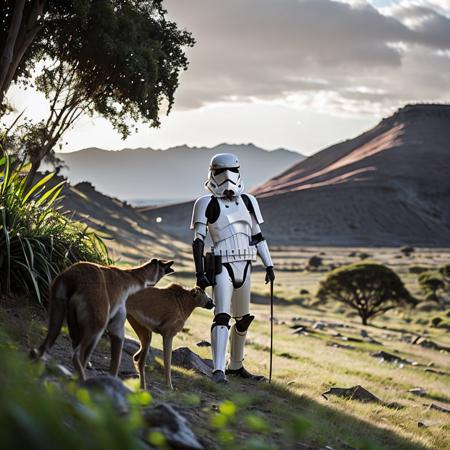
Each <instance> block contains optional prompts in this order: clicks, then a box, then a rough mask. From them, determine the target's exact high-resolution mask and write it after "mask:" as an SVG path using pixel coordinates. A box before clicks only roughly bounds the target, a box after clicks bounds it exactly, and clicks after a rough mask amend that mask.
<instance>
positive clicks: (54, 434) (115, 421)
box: [0, 343, 149, 450]
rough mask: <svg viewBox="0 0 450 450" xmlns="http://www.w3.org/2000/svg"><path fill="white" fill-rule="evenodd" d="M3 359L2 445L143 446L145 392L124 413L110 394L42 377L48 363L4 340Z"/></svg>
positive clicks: (34, 448) (40, 449)
mask: <svg viewBox="0 0 450 450" xmlns="http://www.w3.org/2000/svg"><path fill="white" fill-rule="evenodd" d="M0 358H1V360H2V364H1V367H0V379H1V380H2V382H1V383H0V395H1V398H2V401H1V403H0V424H1V430H0V447H1V448H4V449H11V450H12V449H27V450H46V449H50V448H58V449H60V450H79V449H86V450H89V449H92V450H94V449H95V450H97V449H108V450H123V449H128V450H138V449H139V450H141V449H142V448H144V446H143V444H142V443H141V442H140V441H139V439H138V437H137V431H138V430H139V429H140V428H142V425H143V418H142V415H141V413H140V406H141V405H142V401H141V398H140V397H141V396H142V394H141V393H136V394H134V395H133V396H132V397H131V398H130V405H131V412H130V413H129V414H128V415H127V416H126V417H121V416H119V415H118V414H117V412H116V411H115V410H114V408H113V405H112V404H111V402H109V401H108V399H106V398H104V397H103V398H102V397H101V396H96V397H95V399H93V398H91V396H90V394H89V393H88V392H87V391H86V390H84V389H80V388H79V387H78V386H77V385H76V383H75V381H69V382H68V384H61V383H59V382H56V383H54V382H51V381H49V380H48V379H47V380H37V379H38V377H39V376H40V375H42V372H43V367H42V366H41V365H37V364H31V363H30V362H29V361H25V360H24V358H22V357H21V356H20V354H19V353H18V352H17V350H15V349H11V348H6V346H5V344H4V343H2V344H1V346H0ZM147 395H149V394H148V393H147ZM94 400H95V401H94ZM147 403H148V402H147Z"/></svg>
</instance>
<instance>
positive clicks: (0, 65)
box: [0, 0, 25, 101]
mask: <svg viewBox="0 0 450 450" xmlns="http://www.w3.org/2000/svg"><path fill="white" fill-rule="evenodd" d="M24 7H25V0H18V1H16V3H15V5H14V12H13V15H12V17H11V23H10V24H9V30H8V36H7V38H6V42H5V48H4V49H3V52H2V55H1V57H0V93H1V94H0V95H1V98H0V100H2V101H3V96H4V94H5V92H6V90H7V89H6V88H5V81H6V77H7V75H8V72H9V68H10V67H11V64H12V61H13V56H14V47H15V45H16V41H17V37H18V35H19V30H20V29H21V23H22V17H23V10H24Z"/></svg>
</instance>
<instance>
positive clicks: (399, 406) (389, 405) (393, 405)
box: [384, 402, 405, 409]
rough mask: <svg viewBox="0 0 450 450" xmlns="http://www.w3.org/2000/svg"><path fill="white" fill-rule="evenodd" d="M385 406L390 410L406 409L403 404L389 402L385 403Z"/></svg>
mask: <svg viewBox="0 0 450 450" xmlns="http://www.w3.org/2000/svg"><path fill="white" fill-rule="evenodd" d="M384 406H386V408H390V409H403V408H404V407H405V405H402V404H401V403H397V402H388V403H385V404H384Z"/></svg>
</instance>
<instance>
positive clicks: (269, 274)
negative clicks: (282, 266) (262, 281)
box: [266, 266, 275, 284]
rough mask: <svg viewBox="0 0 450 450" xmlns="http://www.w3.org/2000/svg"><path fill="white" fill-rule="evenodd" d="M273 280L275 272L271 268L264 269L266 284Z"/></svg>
mask: <svg viewBox="0 0 450 450" xmlns="http://www.w3.org/2000/svg"><path fill="white" fill-rule="evenodd" d="M274 280H275V272H274V271H273V266H269V267H266V284H267V283H269V282H273V281H274Z"/></svg>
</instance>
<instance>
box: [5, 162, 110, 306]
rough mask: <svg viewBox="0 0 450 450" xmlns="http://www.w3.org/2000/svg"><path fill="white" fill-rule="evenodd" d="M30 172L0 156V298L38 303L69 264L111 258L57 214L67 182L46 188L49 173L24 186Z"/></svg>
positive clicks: (97, 241) (84, 230) (90, 235)
mask: <svg viewBox="0 0 450 450" xmlns="http://www.w3.org/2000/svg"><path fill="white" fill-rule="evenodd" d="M28 170H29V166H28V165H26V164H23V163H21V162H19V161H18V160H14V159H12V158H10V157H9V156H8V155H6V154H3V156H2V157H0V293H6V294H10V293H17V294H20V293H25V294H28V295H30V296H32V297H33V298H35V299H36V300H37V301H38V302H39V303H41V304H42V303H43V302H44V299H45V296H46V293H47V290H48V287H49V284H50V283H51V281H52V279H53V278H54V277H55V276H56V275H57V274H58V273H60V272H61V271H62V270H64V269H65V268H66V267H68V266H69V265H70V264H72V263H74V262H76V261H80V260H84V261H92V262H99V263H106V262H109V258H108V252H107V249H106V246H105V244H104V242H103V241H102V240H101V238H100V237H99V236H98V235H97V234H96V233H95V232H94V231H92V230H89V229H88V227H87V226H86V225H83V224H81V223H79V222H75V221H73V220H71V219H70V218H68V217H67V216H66V215H64V214H63V213H62V212H61V211H60V207H59V206H58V200H59V199H60V197H61V191H62V189H63V187H64V183H65V182H64V181H63V182H60V183H57V184H54V183H53V184H50V185H49V182H50V183H51V180H52V178H53V176H54V173H51V174H48V175H46V176H44V177H42V178H41V179H40V180H39V181H37V182H35V183H34V184H32V185H31V186H28V184H29V183H27V174H28ZM52 181H53V180H52Z"/></svg>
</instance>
